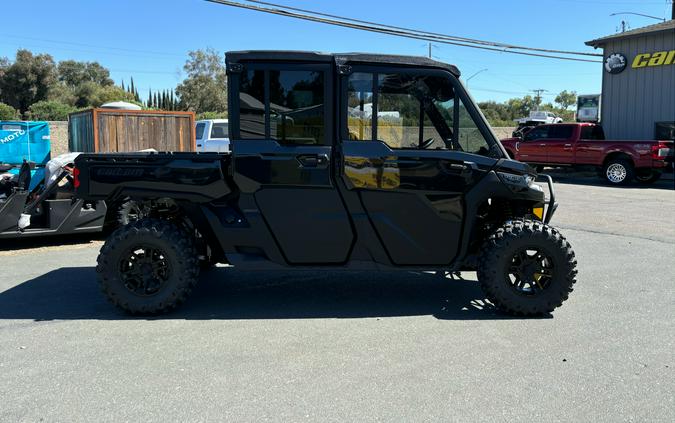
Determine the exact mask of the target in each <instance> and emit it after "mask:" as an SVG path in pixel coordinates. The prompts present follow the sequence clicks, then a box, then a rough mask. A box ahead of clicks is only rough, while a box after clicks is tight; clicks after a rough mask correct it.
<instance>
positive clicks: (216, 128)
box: [195, 119, 230, 153]
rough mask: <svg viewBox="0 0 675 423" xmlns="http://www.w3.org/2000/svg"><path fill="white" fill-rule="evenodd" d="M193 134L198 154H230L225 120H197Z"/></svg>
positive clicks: (228, 133) (228, 134) (228, 135)
mask: <svg viewBox="0 0 675 423" xmlns="http://www.w3.org/2000/svg"><path fill="white" fill-rule="evenodd" d="M195 134H196V138H197V151H198V152H206V151H213V152H217V153H229V152H230V132H229V128H228V124H227V119H208V120H198V121H197V123H196V128H195Z"/></svg>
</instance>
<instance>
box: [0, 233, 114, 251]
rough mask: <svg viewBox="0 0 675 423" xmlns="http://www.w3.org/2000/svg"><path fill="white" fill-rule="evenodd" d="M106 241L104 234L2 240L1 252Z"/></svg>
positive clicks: (0, 242) (0, 240) (0, 241)
mask: <svg viewBox="0 0 675 423" xmlns="http://www.w3.org/2000/svg"><path fill="white" fill-rule="evenodd" d="M104 239H105V236H104V235H103V233H90V234H86V233H85V234H71V235H54V236H35V237H26V238H5V239H0V251H9V250H13V251H18V250H28V249H33V248H43V247H57V246H64V245H75V244H86V243H91V242H92V241H100V240H104Z"/></svg>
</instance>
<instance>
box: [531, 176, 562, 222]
mask: <svg viewBox="0 0 675 423" xmlns="http://www.w3.org/2000/svg"><path fill="white" fill-rule="evenodd" d="M540 179H544V180H545V182H546V185H547V186H548V198H546V196H545V195H544V204H545V205H546V210H545V211H544V218H543V222H544V223H547V224H548V223H549V222H550V221H551V218H553V213H555V211H556V209H557V208H558V203H556V201H555V188H554V187H553V178H551V176H550V175H545V174H539V175H537V177H536V179H535V180H534V181H535V182H537V181H538V180H540Z"/></svg>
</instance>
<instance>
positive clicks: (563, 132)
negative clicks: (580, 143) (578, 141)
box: [544, 124, 576, 164]
mask: <svg viewBox="0 0 675 423" xmlns="http://www.w3.org/2000/svg"><path fill="white" fill-rule="evenodd" d="M549 128H550V129H549V137H548V139H547V140H545V141H544V143H545V144H546V147H545V149H546V162H547V163H558V164H574V138H576V137H575V130H576V127H575V125H564V124H556V125H552V126H550V127H549Z"/></svg>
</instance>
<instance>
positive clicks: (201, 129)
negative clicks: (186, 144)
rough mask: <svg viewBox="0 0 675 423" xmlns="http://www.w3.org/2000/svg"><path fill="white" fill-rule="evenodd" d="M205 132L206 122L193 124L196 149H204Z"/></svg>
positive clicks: (206, 129)
mask: <svg viewBox="0 0 675 423" xmlns="http://www.w3.org/2000/svg"><path fill="white" fill-rule="evenodd" d="M207 134H208V122H197V124H196V125H195V141H196V143H195V144H196V145H197V151H204V148H205V147H206V145H205V142H206V138H207Z"/></svg>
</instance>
